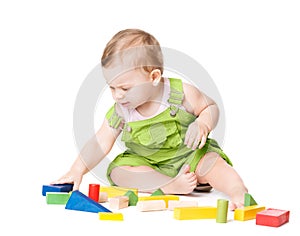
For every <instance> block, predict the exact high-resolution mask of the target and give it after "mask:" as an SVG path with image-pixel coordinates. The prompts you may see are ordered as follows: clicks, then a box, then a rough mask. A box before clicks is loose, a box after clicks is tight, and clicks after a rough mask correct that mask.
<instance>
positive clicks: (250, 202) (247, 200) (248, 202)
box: [244, 193, 257, 206]
mask: <svg viewBox="0 0 300 236" xmlns="http://www.w3.org/2000/svg"><path fill="white" fill-rule="evenodd" d="M254 205H257V203H256V201H255V200H254V198H253V197H252V196H251V194H249V193H245V196H244V206H254Z"/></svg>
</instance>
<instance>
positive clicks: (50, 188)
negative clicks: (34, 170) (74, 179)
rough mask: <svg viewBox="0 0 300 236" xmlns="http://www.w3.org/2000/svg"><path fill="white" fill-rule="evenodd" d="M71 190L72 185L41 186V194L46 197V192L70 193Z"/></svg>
mask: <svg viewBox="0 0 300 236" xmlns="http://www.w3.org/2000/svg"><path fill="white" fill-rule="evenodd" d="M72 190H73V184H51V185H43V190H42V194H43V196H46V193H47V192H66V193H68V192H71V191H72Z"/></svg>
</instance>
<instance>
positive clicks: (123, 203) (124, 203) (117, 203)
mask: <svg viewBox="0 0 300 236" xmlns="http://www.w3.org/2000/svg"><path fill="white" fill-rule="evenodd" d="M128 205H129V197H127V196H118V197H112V198H110V199H109V208H110V209H114V210H119V209H122V208H126V207H128Z"/></svg>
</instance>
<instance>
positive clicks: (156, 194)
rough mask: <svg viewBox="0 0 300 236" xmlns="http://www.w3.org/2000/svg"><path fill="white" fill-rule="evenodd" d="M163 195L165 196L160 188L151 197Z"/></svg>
mask: <svg viewBox="0 0 300 236" xmlns="http://www.w3.org/2000/svg"><path fill="white" fill-rule="evenodd" d="M161 195H165V194H164V192H163V191H162V190H161V189H160V188H159V189H157V190H155V191H154V192H153V193H152V194H151V196H161Z"/></svg>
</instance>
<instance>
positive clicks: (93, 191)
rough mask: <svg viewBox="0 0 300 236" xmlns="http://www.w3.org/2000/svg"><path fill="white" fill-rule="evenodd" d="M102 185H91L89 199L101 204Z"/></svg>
mask: <svg viewBox="0 0 300 236" xmlns="http://www.w3.org/2000/svg"><path fill="white" fill-rule="evenodd" d="M99 194H100V184H89V198H91V199H93V200H94V201H96V202H99Z"/></svg>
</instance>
